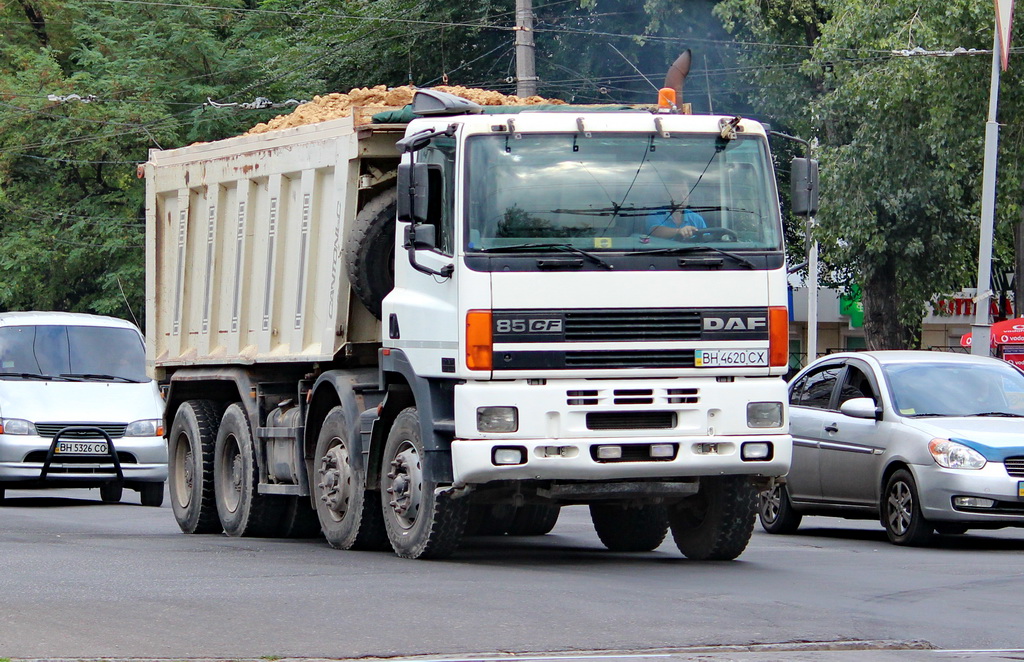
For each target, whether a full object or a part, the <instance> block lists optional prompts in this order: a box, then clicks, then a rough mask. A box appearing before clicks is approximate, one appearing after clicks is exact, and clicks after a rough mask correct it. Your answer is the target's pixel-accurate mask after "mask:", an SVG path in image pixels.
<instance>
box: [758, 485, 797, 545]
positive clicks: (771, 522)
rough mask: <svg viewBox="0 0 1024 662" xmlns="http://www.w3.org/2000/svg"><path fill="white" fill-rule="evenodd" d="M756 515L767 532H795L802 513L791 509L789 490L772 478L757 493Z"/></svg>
mask: <svg viewBox="0 0 1024 662" xmlns="http://www.w3.org/2000/svg"><path fill="white" fill-rule="evenodd" d="M757 515H758V517H759V518H760V520H761V528H763V529H764V530H765V531H767V532H768V533H780V534H782V533H796V530H797V528H799V527H800V521H801V520H802V519H803V515H801V514H800V513H798V512H796V511H795V510H793V504H792V503H791V502H790V500H789V490H787V489H786V486H785V484H783V483H780V482H778V481H776V480H775V479H774V478H773V479H772V480H771V482H770V483H769V484H768V487H767V488H766V489H764V490H762V491H761V492H760V493H758V495H757Z"/></svg>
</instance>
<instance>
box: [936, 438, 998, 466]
mask: <svg viewBox="0 0 1024 662" xmlns="http://www.w3.org/2000/svg"><path fill="white" fill-rule="evenodd" d="M928 452H930V453H931V454H932V459H933V460H935V463H936V464H937V465H939V466H940V467H945V468H947V469H981V468H982V467H984V466H985V463H986V460H985V457H984V456H983V455H982V454H981V453H979V452H978V451H976V450H974V449H973V448H970V447H968V446H964V445H963V444H958V443H957V442H955V441H950V440H949V439H932V440H931V441H929V442H928Z"/></svg>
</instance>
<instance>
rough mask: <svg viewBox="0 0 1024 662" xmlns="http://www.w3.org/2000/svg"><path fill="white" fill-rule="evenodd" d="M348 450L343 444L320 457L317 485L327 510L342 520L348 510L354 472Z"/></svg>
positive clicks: (336, 518)
mask: <svg viewBox="0 0 1024 662" xmlns="http://www.w3.org/2000/svg"><path fill="white" fill-rule="evenodd" d="M349 468H350V464H349V457H348V451H347V450H346V449H345V447H344V446H343V445H341V444H339V445H337V446H333V447H331V449H330V450H328V451H327V453H325V454H324V456H323V457H322V458H320V470H319V474H320V482H319V483H317V487H318V488H319V489H320V501H322V502H323V503H324V505H326V506H327V510H328V511H329V512H330V513H331V515H332V516H333V517H334V518H335V520H338V521H340V520H341V519H343V518H344V517H345V514H346V513H347V512H348V507H349V500H350V496H349V494H350V492H349V488H350V487H351V484H352V474H351V472H350V470H349Z"/></svg>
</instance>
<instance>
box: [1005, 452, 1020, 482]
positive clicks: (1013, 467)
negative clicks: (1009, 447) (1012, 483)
mask: <svg viewBox="0 0 1024 662" xmlns="http://www.w3.org/2000/svg"><path fill="white" fill-rule="evenodd" d="M1003 463H1004V464H1005V465H1006V473H1008V474H1010V475H1011V476H1016V477H1018V478H1024V457H1008V458H1006V459H1005V460H1003Z"/></svg>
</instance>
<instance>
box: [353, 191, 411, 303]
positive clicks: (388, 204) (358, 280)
mask: <svg viewBox="0 0 1024 662" xmlns="http://www.w3.org/2000/svg"><path fill="white" fill-rule="evenodd" d="M397 199H398V193H397V191H396V189H394V188H389V189H387V190H385V191H383V192H381V193H380V194H378V195H377V196H376V197H375V198H372V199H371V200H370V201H369V202H368V203H366V205H365V206H364V207H363V208H362V209H360V210H359V213H358V214H356V218H355V222H354V223H353V226H352V231H351V234H350V236H349V237H350V238H349V241H348V245H347V247H346V251H345V263H346V266H347V267H348V280H349V283H351V285H352V291H353V292H355V295H356V297H358V299H359V300H360V301H362V302H363V305H364V306H366V308H367V310H369V311H370V312H371V313H373V316H374V317H376V318H377V319H381V308H380V305H381V301H383V300H384V297H385V296H386V295H387V294H388V292H390V291H391V290H392V289H394V287H395V215H396V213H397V209H398V206H397V203H396V200H397Z"/></svg>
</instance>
